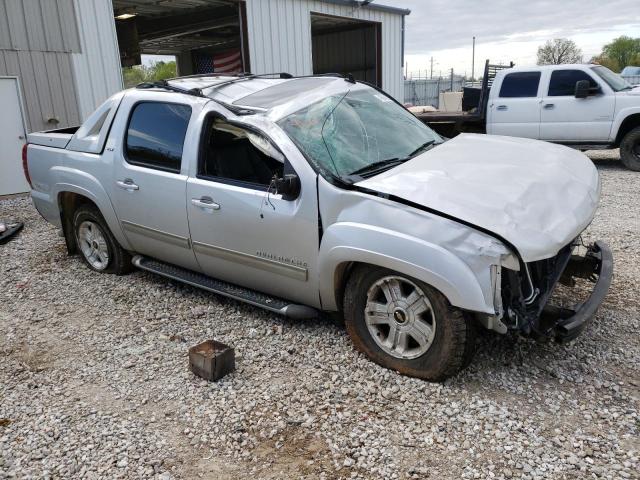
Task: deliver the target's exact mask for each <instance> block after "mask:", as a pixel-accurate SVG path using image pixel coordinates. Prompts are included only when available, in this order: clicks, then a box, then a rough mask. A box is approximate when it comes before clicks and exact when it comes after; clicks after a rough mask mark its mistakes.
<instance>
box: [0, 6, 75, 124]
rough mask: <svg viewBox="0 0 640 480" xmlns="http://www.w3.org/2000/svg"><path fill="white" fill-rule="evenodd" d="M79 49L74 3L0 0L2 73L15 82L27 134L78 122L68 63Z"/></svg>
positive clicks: (0, 69) (0, 60) (70, 68)
mask: <svg viewBox="0 0 640 480" xmlns="http://www.w3.org/2000/svg"><path fill="white" fill-rule="evenodd" d="M80 49H81V46H80V39H79V34H78V28H77V24H76V21H75V13H74V5H73V0H0V75H8V76H17V77H18V78H19V81H20V85H21V88H22V93H23V96H24V99H23V100H24V104H25V108H26V116H27V118H26V119H25V120H26V122H27V128H28V129H29V130H30V131H36V130H46V129H51V128H57V127H64V126H67V125H74V124H77V123H78V122H79V121H80V113H79V108H78V101H77V97H76V94H75V86H74V78H73V70H72V65H71V55H72V54H73V52H79V51H80Z"/></svg>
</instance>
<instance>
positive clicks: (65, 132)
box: [27, 127, 80, 148]
mask: <svg viewBox="0 0 640 480" xmlns="http://www.w3.org/2000/svg"><path fill="white" fill-rule="evenodd" d="M78 128H80V127H69V128H60V129H58V130H47V131H46V132H36V133H29V134H28V135H27V142H28V143H30V144H32V145H42V146H43V147H53V148H66V147H67V145H68V144H69V141H70V140H71V137H73V134H74V133H76V131H77V130H78Z"/></svg>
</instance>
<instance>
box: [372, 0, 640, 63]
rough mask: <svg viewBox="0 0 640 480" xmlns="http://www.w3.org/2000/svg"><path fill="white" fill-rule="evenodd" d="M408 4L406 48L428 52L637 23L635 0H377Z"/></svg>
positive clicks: (639, 11) (638, 14)
mask: <svg viewBox="0 0 640 480" xmlns="http://www.w3.org/2000/svg"><path fill="white" fill-rule="evenodd" d="M379 3H381V4H386V5H393V6H397V7H403V8H409V9H411V15H409V16H408V17H407V26H406V27H407V34H406V52H407V53H408V54H428V53H431V52H435V51H440V50H445V49H455V48H457V47H463V46H469V45H470V44H471V37H473V36H474V35H475V36H476V42H478V43H500V42H515V41H532V40H535V41H540V40H546V39H548V38H554V37H560V36H562V37H572V36H575V35H584V34H588V33H591V32H604V31H608V30H610V31H614V30H616V28H617V27H619V26H620V25H634V24H635V25H637V26H638V32H639V33H640V8H638V7H639V5H638V0H608V1H604V0H532V1H515V0H488V1H487V0H485V1H473V0H379Z"/></svg>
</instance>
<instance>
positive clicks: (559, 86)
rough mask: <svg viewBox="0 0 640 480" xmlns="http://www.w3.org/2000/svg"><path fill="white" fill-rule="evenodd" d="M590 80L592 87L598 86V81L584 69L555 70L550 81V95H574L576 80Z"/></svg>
mask: <svg viewBox="0 0 640 480" xmlns="http://www.w3.org/2000/svg"><path fill="white" fill-rule="evenodd" d="M579 80H588V81H589V86H590V87H591V88H598V83H597V82H596V81H595V80H594V79H593V78H591V76H590V75H589V74H588V73H586V72H583V71H582V70H555V71H553V72H551V80H550V81H549V96H550V97H565V96H571V97H573V95H574V93H575V90H576V82H578V81H579Z"/></svg>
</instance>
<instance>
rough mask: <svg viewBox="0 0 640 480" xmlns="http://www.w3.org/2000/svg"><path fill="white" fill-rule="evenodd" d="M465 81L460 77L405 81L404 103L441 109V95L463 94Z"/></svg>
mask: <svg viewBox="0 0 640 480" xmlns="http://www.w3.org/2000/svg"><path fill="white" fill-rule="evenodd" d="M464 85H465V79H464V78H463V77H461V76H458V75H453V76H450V77H440V78H410V79H407V80H405V81H404V101H405V103H411V104H413V105H420V106H426V105H431V106H433V107H435V108H439V107H440V93H443V92H461V91H462V87H464Z"/></svg>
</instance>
